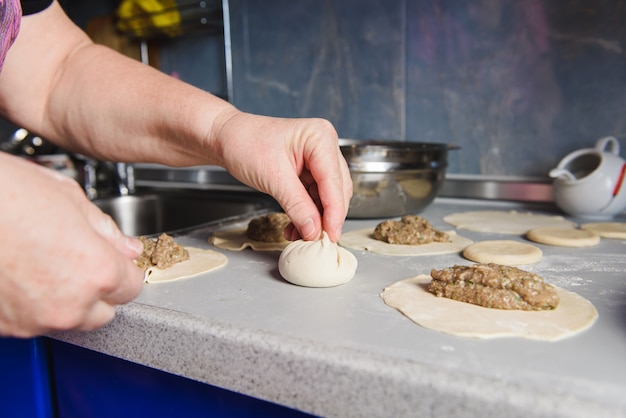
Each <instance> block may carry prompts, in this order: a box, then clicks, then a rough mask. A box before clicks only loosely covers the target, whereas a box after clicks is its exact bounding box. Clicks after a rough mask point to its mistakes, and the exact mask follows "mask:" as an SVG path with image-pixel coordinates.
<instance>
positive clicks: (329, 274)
mask: <svg viewBox="0 0 626 418" xmlns="http://www.w3.org/2000/svg"><path fill="white" fill-rule="evenodd" d="M357 264H358V263H357V260H356V257H355V256H354V254H352V253H351V252H350V251H348V250H346V249H345V248H341V247H339V246H338V245H337V244H336V243H334V242H332V241H331V240H330V238H328V234H326V232H324V233H323V234H322V238H321V239H319V240H316V241H304V240H301V239H300V240H297V241H293V242H292V243H291V244H289V245H288V246H287V248H285V249H284V250H283V252H282V253H281V254H280V257H279V259H278V271H279V272H280V275H281V276H283V278H284V279H285V280H287V281H288V282H290V283H293V284H296V285H299V286H306V287H332V286H338V285H341V284H344V283H347V282H349V281H350V280H351V279H352V278H353V277H354V275H355V273H356V268H357Z"/></svg>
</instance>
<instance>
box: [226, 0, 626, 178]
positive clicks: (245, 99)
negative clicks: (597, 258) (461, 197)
mask: <svg viewBox="0 0 626 418" xmlns="http://www.w3.org/2000/svg"><path fill="white" fill-rule="evenodd" d="M230 7H231V22H232V40H233V82H234V95H233V98H232V99H233V102H234V103H235V104H236V105H237V106H239V107H240V108H242V109H245V110H248V111H251V112H258V113H264V114H270V115H277V116H305V117H308V116H319V117H325V118H328V119H329V120H331V121H332V122H333V123H334V124H335V126H336V128H337V131H338V133H339V135H340V136H341V137H346V138H358V139H367V138H378V139H400V140H407V141H428V142H445V143H451V144H455V145H458V146H460V147H461V148H460V150H458V151H455V152H453V153H451V158H450V160H451V166H450V168H449V172H453V173H464V174H486V175H505V176H539V177H547V172H548V171H549V169H550V168H552V167H554V166H555V165H556V163H557V162H558V161H559V160H560V159H561V158H562V157H563V156H564V155H565V154H567V153H568V152H570V151H572V150H574V149H578V148H582V147H590V146H593V143H594V142H595V140H596V139H597V138H599V137H601V136H605V135H614V136H617V137H618V138H619V139H620V141H622V142H624V138H625V137H626V126H625V122H626V53H625V47H626V43H625V41H626V2H624V1H594V2H588V1H582V0H558V1H557V0H551V1H549V0H544V1H541V0H524V1H513V0H509V1H506V0H479V1H467V2H461V1H455V0H444V1H417V0H390V1H376V0H364V1H358V2H355V1H351V0H328V1H317V0H298V1H288V0H267V1H262V2H258V1H250V0H231V2H230ZM622 145H623V146H626V143H623V144H622ZM622 155H624V153H623V152H622Z"/></svg>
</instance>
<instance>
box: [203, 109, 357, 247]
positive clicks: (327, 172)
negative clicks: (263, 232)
mask: <svg viewBox="0 0 626 418" xmlns="http://www.w3.org/2000/svg"><path fill="white" fill-rule="evenodd" d="M224 113H225V114H223V115H220V117H218V118H217V119H216V123H215V124H214V129H216V130H215V131H214V132H213V138H217V139H216V141H217V144H213V149H214V150H216V152H217V153H218V154H219V155H221V157H222V161H221V164H222V165H223V166H224V167H225V168H226V169H227V170H228V171H229V172H230V173H231V174H232V175H233V176H235V177H236V178H237V179H239V180H240V181H242V182H244V183H246V184H247V185H249V186H252V187H254V188H256V189H258V190H260V191H262V192H264V193H268V194H270V195H272V196H273V197H274V198H275V199H276V200H277V201H278V203H279V204H280V205H281V207H282V208H283V209H284V210H285V212H286V213H287V215H288V216H289V218H290V219H291V222H292V226H290V227H288V228H287V229H286V231H285V236H286V238H287V239H290V240H294V239H298V238H303V239H305V240H312V239H316V238H318V237H319V236H320V235H321V233H322V230H324V231H326V232H327V233H328V236H329V237H330V239H331V240H332V241H333V242H336V241H337V240H338V239H339V237H340V236H341V228H342V226H343V223H344V220H345V218H346V215H347V212H348V205H349V202H350V198H351V197H352V181H351V179H350V172H349V170H348V166H347V164H346V161H345V159H344V158H343V156H342V154H341V151H340V149H339V144H338V139H337V133H336V131H335V129H334V128H333V126H332V125H331V124H330V122H328V121H326V120H324V119H283V118H271V117H266V116H258V115H252V114H248V113H243V112H239V111H237V110H234V109H228V110H227V111H225V112H224Z"/></svg>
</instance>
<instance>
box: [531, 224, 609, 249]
mask: <svg viewBox="0 0 626 418" xmlns="http://www.w3.org/2000/svg"><path fill="white" fill-rule="evenodd" d="M526 238H528V239H529V240H531V241H534V242H538V243H540V244H548V245H556V246H559V247H591V246H594V245H598V243H599V242H600V235H598V234H596V233H595V232H593V231H586V230H584V229H576V228H568V227H556V226H544V227H541V228H534V229H531V230H530V231H528V233H527V234H526Z"/></svg>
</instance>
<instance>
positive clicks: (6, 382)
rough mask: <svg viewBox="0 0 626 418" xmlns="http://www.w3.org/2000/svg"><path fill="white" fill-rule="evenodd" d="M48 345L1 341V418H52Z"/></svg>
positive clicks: (40, 341)
mask: <svg viewBox="0 0 626 418" xmlns="http://www.w3.org/2000/svg"><path fill="white" fill-rule="evenodd" d="M47 348H48V347H47V341H46V340H45V339H44V338H31V339H16V338H0V416H1V417H3V418H13V417H15V418H24V417H33V418H52V417H55V416H56V414H55V410H54V400H53V392H52V390H51V386H50V373H49V361H48V350H47Z"/></svg>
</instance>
